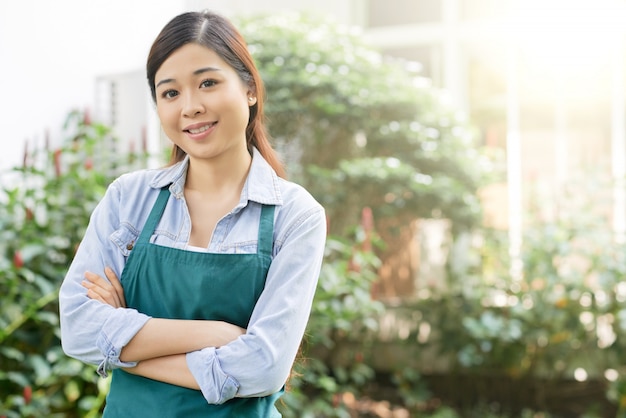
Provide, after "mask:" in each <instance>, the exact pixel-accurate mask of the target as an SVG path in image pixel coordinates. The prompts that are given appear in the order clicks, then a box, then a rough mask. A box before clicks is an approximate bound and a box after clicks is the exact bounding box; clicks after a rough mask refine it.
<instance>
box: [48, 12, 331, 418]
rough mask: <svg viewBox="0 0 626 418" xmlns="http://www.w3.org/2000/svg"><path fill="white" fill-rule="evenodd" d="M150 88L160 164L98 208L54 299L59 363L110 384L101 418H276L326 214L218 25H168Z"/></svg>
mask: <svg viewBox="0 0 626 418" xmlns="http://www.w3.org/2000/svg"><path fill="white" fill-rule="evenodd" d="M147 77H148V83H149V86H150V89H151V92H152V97H153V99H154V101H155V104H156V109H157V113H158V116H159V119H160V121H161V125H162V128H163V131H164V132H165V134H166V135H167V136H168V138H169V139H170V140H171V141H172V143H173V152H172V161H171V162H172V164H170V165H169V166H168V167H166V168H163V169H158V170H141V171H138V172H133V173H129V174H125V175H123V176H121V177H120V178H118V179H117V180H115V181H114V182H113V183H112V184H111V185H110V186H109V188H108V190H107V193H106V195H105V196H104V198H103V199H102V201H101V202H100V204H99V205H98V207H97V208H96V209H95V210H94V212H93V214H92V217H91V220H90V223H89V226H88V228H87V231H86V234H85V237H84V240H83V241H82V243H81V245H80V247H79V249H78V251H77V253H76V257H75V259H74V261H73V262H72V265H71V267H70V269H69V271H68V273H67V276H66V278H65V280H64V282H63V285H62V286H61V290H60V296H59V298H60V311H61V331H62V343H63V349H64V350H65V352H66V353H67V354H68V355H70V356H72V357H75V358H77V359H80V360H82V361H84V362H88V363H93V364H97V365H98V366H99V367H98V373H99V374H100V375H102V376H107V374H108V373H109V372H110V371H112V375H113V376H112V382H111V389H110V392H109V395H108V397H107V404H106V407H105V411H104V417H106V418H114V417H124V418H126V417H133V418H138V417H151V418H153V417H163V418H165V417H185V418H189V417H264V418H266V417H274V416H280V414H279V413H278V411H277V409H276V408H275V406H274V403H275V402H276V400H277V399H278V397H279V396H280V395H281V394H282V391H283V389H282V388H283V387H284V384H285V381H286V380H287V377H288V375H289V373H290V370H291V366H292V363H293V361H294V358H295V356H296V352H297V350H298V346H299V344H300V341H301V339H302V335H303V333H304V329H305V326H306V323H307V320H308V317H309V313H310V308H311V303H312V299H313V295H314V292H315V287H316V285H317V279H318V275H319V270H320V265H321V262H322V257H323V251H324V242H325V236H326V221H325V216H324V211H323V208H322V207H321V206H320V205H319V204H318V203H317V202H316V201H315V200H314V199H313V198H312V197H311V196H310V195H309V193H307V192H306V191H305V190H304V189H303V188H301V187H299V186H298V185H296V184H293V183H290V182H288V181H286V180H284V179H283V177H284V170H283V168H282V166H281V165H280V163H279V161H278V158H277V157H276V155H275V153H274V151H273V150H272V148H271V146H270V144H269V142H268V138H267V136H266V133H265V130H264V124H263V94H264V90H263V84H262V81H261V79H260V77H259V74H258V71H257V69H256V68H255V65H254V62H253V60H252V58H251V56H250V55H249V53H248V51H247V48H246V45H245V42H244V40H243V39H242V37H241V35H240V34H239V33H238V32H237V30H236V29H235V28H234V27H233V26H232V25H231V23H230V22H228V21H227V20H225V19H224V18H222V17H220V16H218V15H215V14H212V13H208V12H205V13H185V14H182V15H180V16H177V17H175V18H174V19H173V20H172V21H170V22H169V23H168V24H167V25H166V26H165V27H164V28H163V30H162V31H161V33H160V34H159V35H158V37H157V38H156V40H155V41H154V44H153V45H152V49H151V51H150V54H149V57H148V62H147ZM120 275H121V276H120ZM118 276H119V280H118Z"/></svg>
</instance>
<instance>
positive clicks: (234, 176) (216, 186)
mask: <svg viewBox="0 0 626 418" xmlns="http://www.w3.org/2000/svg"><path fill="white" fill-rule="evenodd" d="M251 162H252V157H251V156H250V154H248V152H247V150H246V151H245V153H243V154H241V156H238V157H237V158H231V159H227V160H226V159H221V160H208V161H207V160H197V159H190V160H189V167H188V169H187V179H186V181H185V189H187V190H193V191H195V192H200V193H202V194H207V195H215V194H221V193H223V192H236V193H237V194H239V193H240V192H241V189H242V188H243V185H244V183H245V180H246V177H247V175H248V171H249V170H250V163H251Z"/></svg>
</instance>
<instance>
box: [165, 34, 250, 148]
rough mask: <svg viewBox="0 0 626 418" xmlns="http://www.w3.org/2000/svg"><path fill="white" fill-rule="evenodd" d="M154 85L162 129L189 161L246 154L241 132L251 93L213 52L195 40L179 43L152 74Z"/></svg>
mask: <svg viewBox="0 0 626 418" xmlns="http://www.w3.org/2000/svg"><path fill="white" fill-rule="evenodd" d="M155 87H156V106H157V113H158V115H159V118H160V120H161V125H162V127H163V131H164V132H165V134H166V135H167V136H168V138H169V139H170V140H171V141H172V142H174V144H176V145H178V146H179V147H180V148H181V149H182V150H183V151H185V152H186V153H187V154H188V155H189V156H190V158H191V159H201V160H213V159H216V158H236V157H238V156H239V157H240V156H241V154H239V153H241V152H246V153H247V152H248V151H247V147H246V134H245V131H246V126H247V124H248V118H249V115H250V108H249V106H252V105H253V104H255V103H256V97H255V96H254V95H253V92H252V91H251V90H250V87H249V86H247V85H246V84H245V83H244V82H243V81H242V80H241V78H240V77H239V76H238V75H237V73H236V72H235V70H234V69H233V68H232V67H231V66H230V65H228V64H227V63H226V62H225V61H224V60H222V58H220V56H219V55H217V54H216V53H215V52H214V51H212V50H210V49H208V48H206V47H204V46H202V45H199V44H194V43H190V44H186V45H184V46H182V47H180V48H179V49H177V50H176V51H174V53H172V55H170V56H169V57H168V58H167V60H165V61H164V62H163V64H162V65H161V67H160V68H159V69H158V71H157V72H156V76H155ZM250 98H252V99H250Z"/></svg>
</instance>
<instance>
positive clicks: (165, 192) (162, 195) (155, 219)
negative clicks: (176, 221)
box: [137, 186, 170, 243]
mask: <svg viewBox="0 0 626 418" xmlns="http://www.w3.org/2000/svg"><path fill="white" fill-rule="evenodd" d="M169 197H170V190H169V186H168V187H164V188H162V189H161V191H160V192H159V196H158V197H157V199H156V202H155V203H154V206H152V210H151V211H150V215H148V220H147V221H146V224H145V225H144V226H143V229H142V230H141V234H140V235H139V238H138V239H137V242H145V243H148V242H150V237H151V236H152V233H153V232H154V230H155V229H156V226H157V224H158V223H159V220H160V219H161V216H163V211H165V206H166V205H167V200H168V199H169Z"/></svg>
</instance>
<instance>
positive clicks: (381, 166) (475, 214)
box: [239, 15, 494, 235]
mask: <svg viewBox="0 0 626 418" xmlns="http://www.w3.org/2000/svg"><path fill="white" fill-rule="evenodd" d="M239 27H240V28H241V30H242V32H243V34H244V37H245V38H246V39H247V40H248V44H249V47H250V50H251V52H252V54H253V56H254V58H255V59H256V61H257V64H258V67H259V69H260V71H261V73H262V77H263V80H264V82H265V84H266V87H267V91H268V101H267V107H266V113H267V117H268V121H269V130H270V132H271V134H272V136H273V137H274V138H275V140H276V143H277V146H278V148H279V149H280V150H281V152H282V153H283V154H284V155H285V156H286V159H287V160H288V161H289V162H290V163H291V162H293V161H298V162H299V164H295V165H293V166H291V167H292V168H293V167H295V169H292V170H291V172H290V174H291V176H292V177H293V178H294V179H295V180H296V181H298V182H299V183H301V184H303V185H304V186H305V187H306V188H307V189H308V190H309V191H311V193H312V194H313V195H314V196H316V198H318V199H319V200H320V202H321V203H322V204H323V205H324V206H325V207H326V208H327V210H328V214H329V218H330V219H331V224H330V227H331V232H332V233H336V234H340V235H343V234H345V233H347V231H348V229H349V228H350V227H352V226H353V225H355V224H356V223H358V220H359V215H360V211H361V209H362V208H363V207H370V208H371V209H372V211H373V214H374V219H376V221H377V222H379V221H381V222H384V221H385V220H388V219H393V220H394V226H396V227H401V226H406V225H407V224H409V223H410V222H411V221H412V220H415V219H417V218H431V217H435V218H437V217H445V218H449V219H451V220H452V221H453V227H454V228H455V230H457V229H458V230H462V229H467V228H469V227H471V226H472V225H475V224H476V223H477V222H478V221H479V220H480V212H481V210H480V203H479V201H478V198H477V193H476V191H477V189H478V188H479V187H480V186H481V185H483V184H484V183H485V182H486V181H487V179H488V177H489V175H491V173H493V167H494V166H493V159H492V158H491V156H487V154H486V153H485V152H484V151H482V150H481V149H480V147H479V146H478V144H476V142H475V140H474V136H473V132H472V130H471V128H470V126H469V125H468V122H467V120H466V119H465V116H464V115H463V114H462V113H460V112H458V111H457V110H456V109H454V108H452V107H451V106H449V105H448V104H447V100H446V96H445V94H443V93H442V92H440V91H438V90H437V89H434V88H432V87H431V86H430V82H429V81H428V80H427V79H425V78H423V77H420V76H419V71H418V69H419V65H418V64H416V63H412V62H405V61H400V60H397V59H391V58H386V57H384V56H383V55H381V53H380V52H378V51H377V50H375V49H373V48H372V47H370V46H368V45H366V44H365V42H364V40H363V39H362V38H363V37H362V34H361V33H360V31H359V30H357V29H353V28H349V27H347V26H344V25H339V24H337V23H334V22H332V21H331V20H330V19H321V18H314V17H310V16H302V15H267V16H253V17H251V18H248V19H241V21H240V22H239ZM355 190H358V191H359V192H358V193H355V192H354V191H355ZM387 223H388V222H387ZM387 223H386V224H387ZM379 227H380V224H379ZM379 229H380V228H379ZM379 232H380V233H381V235H386V232H385V231H382V230H380V231H379Z"/></svg>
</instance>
